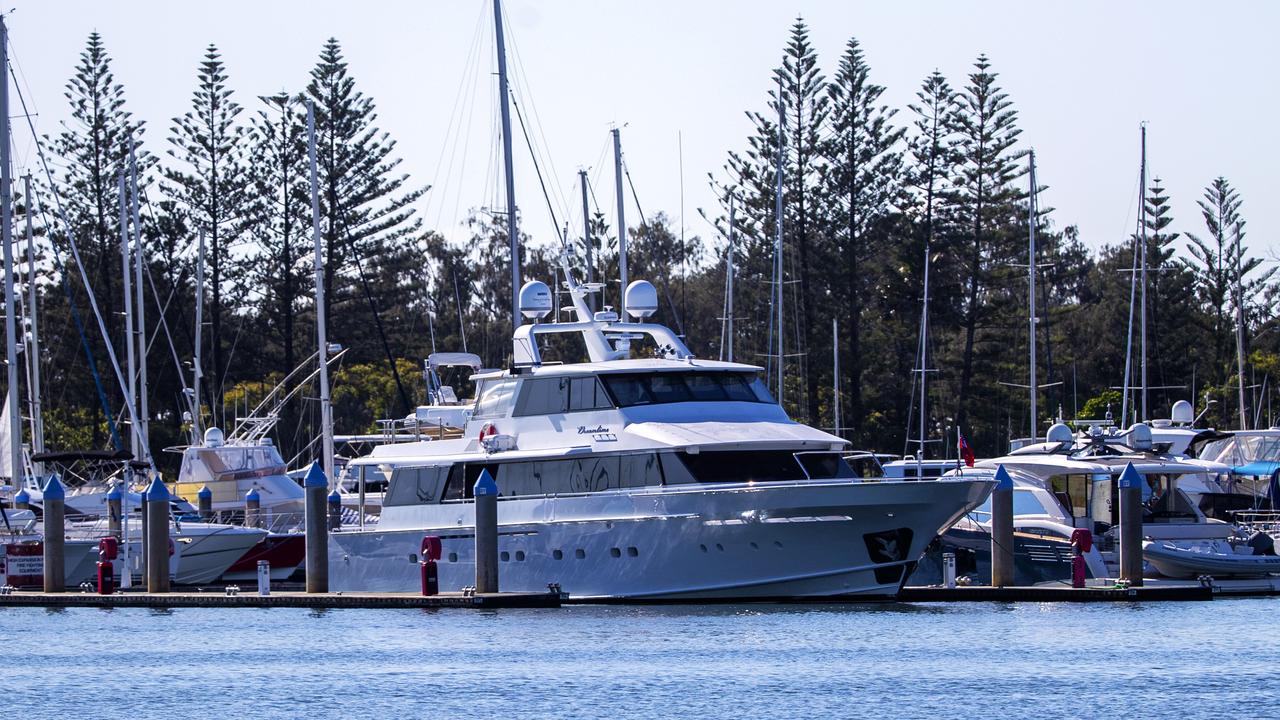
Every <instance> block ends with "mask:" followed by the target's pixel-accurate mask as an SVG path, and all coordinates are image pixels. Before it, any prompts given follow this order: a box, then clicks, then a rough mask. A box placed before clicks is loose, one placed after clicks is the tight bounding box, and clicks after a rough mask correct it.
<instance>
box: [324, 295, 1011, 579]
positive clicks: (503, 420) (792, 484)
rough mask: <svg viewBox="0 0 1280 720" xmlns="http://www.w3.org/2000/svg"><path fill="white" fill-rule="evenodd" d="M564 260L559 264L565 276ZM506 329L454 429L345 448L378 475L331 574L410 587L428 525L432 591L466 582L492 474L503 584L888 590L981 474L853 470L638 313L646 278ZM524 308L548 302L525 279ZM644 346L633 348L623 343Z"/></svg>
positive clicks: (341, 534) (728, 373)
mask: <svg viewBox="0 0 1280 720" xmlns="http://www.w3.org/2000/svg"><path fill="white" fill-rule="evenodd" d="M566 275H569V273H566ZM567 286H568V289H569V292H570V294H571V296H572V298H573V306H574V308H573V309H574V311H575V312H576V314H577V318H578V319H577V321H576V322H566V323H534V324H525V325H522V326H521V327H519V328H518V329H517V330H516V332H515V336H514V346H515V347H514V362H513V364H512V367H511V368H510V369H509V370H501V371H489V372H481V373H477V374H475V375H474V376H472V379H473V380H474V381H475V382H476V384H477V392H476V396H477V402H476V405H475V407H474V411H473V412H472V413H471V415H470V417H469V418H468V419H467V421H466V424H465V427H464V428H463V433H462V437H461V438H457V439H433V440H421V441H416V442H406V443H392V444H387V445H382V446H380V447H377V448H376V449H374V451H373V452H372V453H371V454H370V455H368V456H366V457H363V458H360V459H357V460H354V461H352V463H351V464H352V466H355V468H354V469H357V470H359V469H360V466H371V467H369V470H373V468H377V471H378V472H379V473H381V474H383V475H385V476H388V477H389V479H390V485H389V489H388V491H387V493H386V496H385V499H384V502H383V508H382V515H381V519H380V520H379V521H378V523H377V525H376V526H372V527H369V528H366V529H354V528H353V529H344V530H341V531H338V532H335V533H334V534H333V535H332V536H331V540H330V545H329V573H330V588H331V589H332V590H336V591H415V590H417V589H418V588H419V582H420V580H419V566H418V560H419V558H418V553H419V552H420V548H421V546H422V542H423V538H424V537H425V536H437V537H439V538H440V540H441V543H442V546H443V554H442V558H441V560H440V563H439V578H440V589H441V590H442V591H459V590H462V589H464V588H465V587H467V586H470V585H472V584H473V583H474V579H475V564H474V544H475V538H474V528H473V523H474V518H475V505H474V502H473V500H472V488H473V485H474V484H475V482H476V480H477V478H478V477H479V476H480V473H481V472H482V471H484V470H487V471H488V472H489V473H490V475H491V476H492V477H493V478H494V479H495V480H496V481H497V486H498V489H499V500H498V522H499V550H500V552H499V558H500V569H499V573H500V582H501V587H502V589H503V590H507V591H539V590H545V589H546V588H547V586H548V584H552V583H554V584H557V585H559V586H560V588H561V589H562V590H563V592H565V593H567V594H568V595H569V596H570V597H572V598H583V599H628V600H708V599H715V600H725V599H766V598H823V597H841V596H848V597H856V598H876V597H880V598H887V597H892V596H894V595H895V594H896V593H897V592H898V591H899V589H900V587H901V585H902V583H903V580H904V578H906V577H907V576H908V575H909V574H910V572H909V571H910V569H911V568H912V567H913V566H914V564H915V562H916V560H917V559H918V558H919V557H920V555H921V553H922V552H923V550H924V548H925V546H926V545H928V544H929V543H930V542H931V541H932V540H933V539H934V537H935V536H937V535H938V533H940V532H942V531H943V530H945V529H946V528H947V527H948V526H950V525H951V524H952V523H953V522H954V521H956V520H957V519H958V518H960V517H962V516H963V515H964V514H965V513H967V512H968V511H970V510H971V509H973V508H974V507H975V506H977V505H978V504H979V503H981V502H982V501H983V500H984V499H985V498H986V497H987V495H988V494H989V492H990V490H991V488H992V487H993V483H992V482H991V481H990V480H989V479H986V478H982V479H975V478H957V479H948V480H942V481H926V482H920V481H898V482H891V481H883V482H866V481H863V480H862V479H860V478H858V477H856V476H855V473H854V472H853V471H852V470H851V469H850V467H849V466H848V465H847V464H846V463H845V461H844V460H843V459H842V457H841V453H842V451H843V450H844V449H845V446H846V443H845V441H844V440H842V439H841V438H839V437H836V436H834V435H830V434H828V433H825V432H822V431H819V430H816V429H813V428H810V427H807V426H805V425H802V424H799V423H797V422H795V421H793V420H791V419H790V418H788V417H787V415H786V413H785V411H784V410H783V409H782V408H781V407H780V406H779V404H778V403H777V402H776V401H775V400H774V399H773V398H772V397H771V396H770V395H769V393H768V391H767V390H765V388H764V385H763V383H762V382H760V381H759V380H758V379H757V373H758V372H759V370H760V368H758V367H755V366H751V365H743V364H737V363H729V362H715V361H707V360H699V359H696V358H694V357H693V355H692V353H690V351H689V350H688V348H687V347H686V346H685V344H684V343H683V342H682V341H681V340H680V339H679V338H678V337H677V336H676V334H675V333H673V332H672V331H671V330H670V329H668V328H667V327H665V326H663V325H659V324H656V323H651V322H648V321H647V320H646V318H648V317H649V316H650V315H652V314H653V313H654V311H655V310H656V306H657V303H656V300H657V296H656V292H655V291H654V289H653V286H652V285H650V284H649V283H647V282H644V281H637V282H634V283H632V284H631V285H630V286H629V287H628V288H627V293H626V299H625V302H624V307H625V308H626V310H627V312H628V313H630V314H631V315H633V316H634V317H635V318H636V321H635V322H623V321H619V319H618V316H617V315H616V314H615V313H613V312H611V311H610V310H609V309H608V308H606V309H605V310H604V311H602V312H596V313H592V312H591V311H590V309H589V308H588V305H587V301H586V298H587V293H588V292H589V291H593V290H594V289H595V288H585V287H583V286H581V285H579V284H577V283H576V282H574V281H573V280H572V279H571V280H570V281H569V282H568V283H567ZM520 305H521V310H522V312H523V313H524V315H525V317H527V318H540V317H542V316H544V315H546V313H547V312H548V311H550V310H551V307H552V302H551V294H550V290H549V289H548V288H547V286H546V285H545V284H543V283H540V282H530V283H527V284H526V285H525V286H524V288H522V290H521V293H520ZM553 334H555V335H561V336H565V335H566V334H568V335H570V336H572V335H577V336H579V337H581V338H582V341H583V342H584V343H585V345H586V352H587V355H588V357H589V361H588V362H581V363H569V364H558V363H553V362H550V361H546V362H544V361H543V358H542V348H541V347H540V345H539V339H540V338H545V337H546V336H548V335H553ZM633 344H634V345H636V346H642V347H647V348H648V354H649V355H650V357H647V358H632V357H631V354H632V352H631V351H632V346H633Z"/></svg>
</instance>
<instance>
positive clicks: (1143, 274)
mask: <svg viewBox="0 0 1280 720" xmlns="http://www.w3.org/2000/svg"><path fill="white" fill-rule="evenodd" d="M1141 127H1142V170H1141V171H1140V172H1139V173H1138V178H1139V186H1138V216H1139V218H1140V219H1139V220H1138V242H1140V243H1142V249H1141V250H1140V251H1139V253H1138V257H1139V263H1140V265H1141V268H1140V272H1139V282H1141V283H1142V285H1141V290H1140V291H1139V295H1140V300H1139V304H1138V308H1139V310H1138V314H1139V323H1138V325H1139V327H1140V330H1139V331H1138V338H1139V342H1138V352H1139V355H1138V357H1139V360H1138V365H1139V367H1140V368H1141V373H1142V375H1141V378H1142V379H1141V382H1142V396H1141V397H1142V404H1141V409H1142V421H1143V422H1146V421H1147V420H1150V419H1151V416H1150V415H1148V414H1147V125H1146V123H1143V124H1142V126H1141Z"/></svg>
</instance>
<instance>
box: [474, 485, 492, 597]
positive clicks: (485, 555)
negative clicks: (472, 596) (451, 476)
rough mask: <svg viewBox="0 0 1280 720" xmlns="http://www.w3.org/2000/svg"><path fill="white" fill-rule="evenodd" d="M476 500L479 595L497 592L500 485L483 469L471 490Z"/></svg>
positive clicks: (477, 584)
mask: <svg viewBox="0 0 1280 720" xmlns="http://www.w3.org/2000/svg"><path fill="white" fill-rule="evenodd" d="M472 492H473V494H474V495H475V500H476V503H475V504H476V592H477V593H496V592H498V483H496V482H494V481H493V476H492V475H490V474H489V471H488V470H481V471H480V477H479V478H476V484H475V487H474V488H473V489H472Z"/></svg>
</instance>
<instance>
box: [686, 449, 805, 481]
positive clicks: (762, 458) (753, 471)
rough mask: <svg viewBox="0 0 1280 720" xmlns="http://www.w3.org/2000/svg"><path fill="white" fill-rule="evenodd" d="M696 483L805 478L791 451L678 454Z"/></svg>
mask: <svg viewBox="0 0 1280 720" xmlns="http://www.w3.org/2000/svg"><path fill="white" fill-rule="evenodd" d="M678 456H679V458H680V460H682V461H684V465H685V467H686V468H688V469H689V473H690V474H691V475H692V476H693V479H694V481H695V482H702V483H713V482H777V481H780V480H804V479H806V476H805V473H804V469H803V468H801V467H800V463H799V462H797V461H796V456H795V453H794V451H791V450H746V451H734V452H702V453H698V454H696V455H694V454H690V453H679V454H678Z"/></svg>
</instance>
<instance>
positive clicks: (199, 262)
mask: <svg viewBox="0 0 1280 720" xmlns="http://www.w3.org/2000/svg"><path fill="white" fill-rule="evenodd" d="M197 248H198V250H197V252H196V342H195V357H194V358H192V361H193V362H192V364H191V379H192V383H191V384H192V396H191V444H192V445H199V444H200V443H201V442H202V440H203V439H204V429H203V428H202V427H201V422H202V420H201V417H200V386H201V384H202V383H203V382H204V372H203V370H202V369H201V364H200V353H201V350H202V345H203V344H204V342H203V341H204V228H200V239H199V241H198V244H197Z"/></svg>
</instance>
